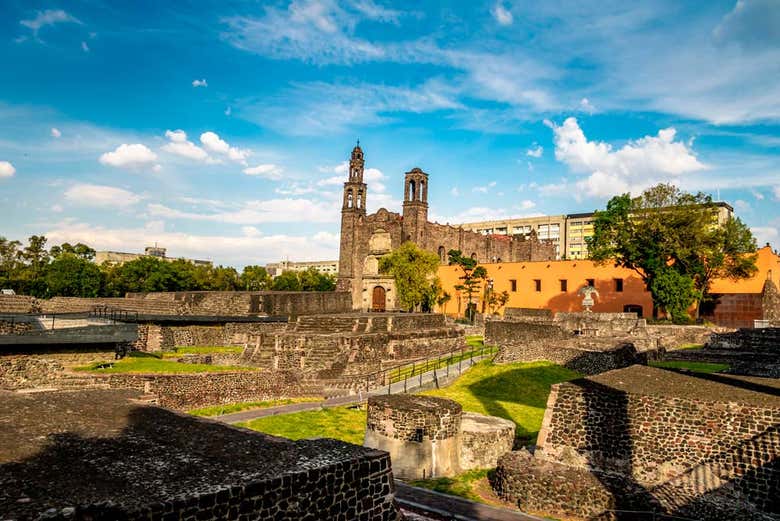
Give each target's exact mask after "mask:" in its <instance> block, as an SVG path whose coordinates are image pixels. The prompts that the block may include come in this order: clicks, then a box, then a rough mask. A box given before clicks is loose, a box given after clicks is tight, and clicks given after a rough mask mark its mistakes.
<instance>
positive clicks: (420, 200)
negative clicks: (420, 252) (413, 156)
mask: <svg viewBox="0 0 780 521" xmlns="http://www.w3.org/2000/svg"><path fill="white" fill-rule="evenodd" d="M427 223H428V174H426V173H425V172H423V171H422V170H420V169H419V168H412V169H411V170H410V171H409V172H406V175H405V176H404V224H403V229H404V237H403V239H404V241H412V242H413V243H415V244H416V245H417V246H419V247H421V248H425V239H426V237H425V230H426V227H427V226H426V225H427Z"/></svg>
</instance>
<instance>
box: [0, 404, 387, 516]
mask: <svg viewBox="0 0 780 521" xmlns="http://www.w3.org/2000/svg"><path fill="white" fill-rule="evenodd" d="M132 398H134V396H133V393H130V392H127V391H118V390H99V391H89V392H87V391H81V392H71V393H53V392H49V393H37V394H36V395H35V396H33V395H29V394H27V395H23V394H18V393H0V403H2V404H3V420H4V425H3V429H0V490H2V493H0V510H2V514H1V515H2V516H3V518H4V519H19V520H28V519H48V520H54V521H66V520H67V521H74V520H87V519H89V520H92V521H115V520H125V521H141V520H150V519H156V520H172V519H177V520H188V521H192V520H196V519H197V520H204V521H217V520H225V519H240V520H249V519H264V520H265V519H275V520H279V521H301V520H322V521H344V520H362V521H400V515H399V511H398V508H397V506H396V504H395V501H394V492H395V491H394V483H393V474H392V469H391V466H390V459H389V457H388V455H387V454H386V453H384V452H381V451H376V450H372V449H366V448H363V447H358V446H356V445H352V444H348V443H344V442H341V441H337V440H328V439H317V440H300V441H291V440H286V439H283V438H277V437H273V436H267V435H264V434H261V433H258V432H252V431H249V430H246V429H239V428H234V427H230V426H227V425H224V424H219V423H217V422H213V421H209V420H204V419H200V418H195V417H192V416H187V415H182V414H176V413H174V412H172V411H169V410H164V409H161V408H158V407H149V406H142V405H139V404H138V403H133V402H131V401H130V399H132ZM44 416H45V417H46V418H47V419H48V420H49V421H31V420H30V417H32V418H41V417H44ZM22 498H23V499H22ZM19 499H22V500H21V501H20V500H19Z"/></svg>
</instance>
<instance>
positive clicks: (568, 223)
mask: <svg viewBox="0 0 780 521" xmlns="http://www.w3.org/2000/svg"><path fill="white" fill-rule="evenodd" d="M715 206H716V208H717V210H718V213H717V222H718V225H719V226H721V225H723V224H724V223H725V222H726V221H728V219H729V218H731V217H732V216H733V215H734V208H732V207H731V205H729V204H728V203H724V202H716V203H715ZM593 216H594V213H593V212H587V213H572V214H565V215H543V216H538V217H521V218H516V219H501V220H496V221H480V222H473V223H464V224H460V225H456V226H461V227H463V229H464V230H471V231H475V232H478V233H481V234H483V235H525V236H527V235H528V234H530V233H531V230H534V231H535V232H536V235H537V237H538V238H539V239H540V240H551V241H552V242H553V244H554V245H555V255H556V259H587V258H588V244H587V241H586V239H587V238H588V237H592V236H593Z"/></svg>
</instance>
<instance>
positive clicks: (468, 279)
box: [448, 250, 487, 321]
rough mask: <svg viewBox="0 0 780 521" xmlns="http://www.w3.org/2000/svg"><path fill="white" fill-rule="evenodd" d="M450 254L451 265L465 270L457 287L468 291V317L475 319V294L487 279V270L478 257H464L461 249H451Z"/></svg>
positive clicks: (459, 289)
mask: <svg viewBox="0 0 780 521" xmlns="http://www.w3.org/2000/svg"><path fill="white" fill-rule="evenodd" d="M448 255H449V260H450V265H453V264H454V265H457V266H459V267H460V269H461V270H462V271H463V275H462V276H461V277H460V280H462V281H463V283H461V284H457V285H456V286H455V289H456V290H458V291H463V292H465V293H466V297H467V299H468V300H467V302H468V305H467V307H466V318H468V319H469V320H471V321H473V320H474V312H475V311H476V308H475V307H476V304H474V294H475V293H477V292H478V291H479V288H480V286H481V285H482V282H483V281H484V280H485V279H487V270H486V269H485V268H484V267H483V266H479V265H478V264H477V260H476V259H472V258H471V257H464V256H463V253H462V252H461V251H460V250H450V251H449V253H448Z"/></svg>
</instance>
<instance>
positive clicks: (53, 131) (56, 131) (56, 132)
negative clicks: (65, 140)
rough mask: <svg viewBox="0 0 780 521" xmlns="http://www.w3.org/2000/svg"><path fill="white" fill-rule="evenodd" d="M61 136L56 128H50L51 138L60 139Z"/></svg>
mask: <svg viewBox="0 0 780 521" xmlns="http://www.w3.org/2000/svg"><path fill="white" fill-rule="evenodd" d="M60 136H62V132H60V129H58V128H56V127H52V128H51V137H60Z"/></svg>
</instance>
